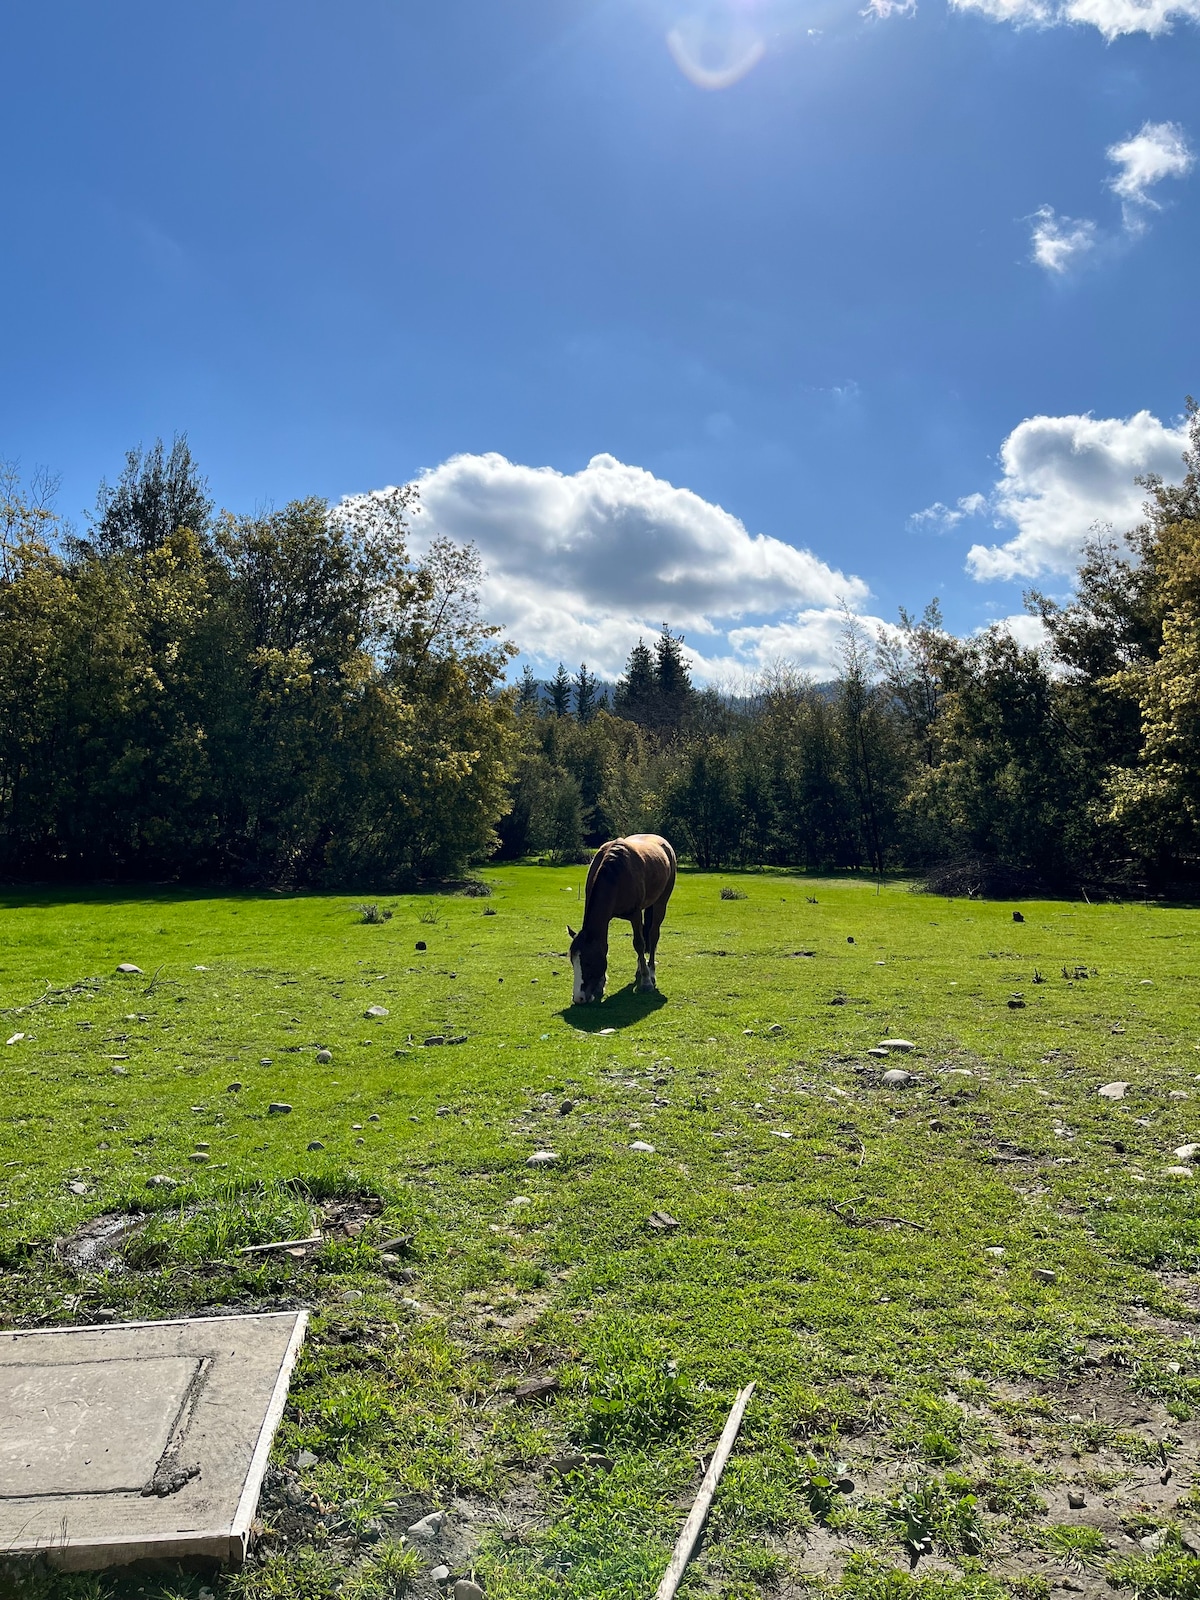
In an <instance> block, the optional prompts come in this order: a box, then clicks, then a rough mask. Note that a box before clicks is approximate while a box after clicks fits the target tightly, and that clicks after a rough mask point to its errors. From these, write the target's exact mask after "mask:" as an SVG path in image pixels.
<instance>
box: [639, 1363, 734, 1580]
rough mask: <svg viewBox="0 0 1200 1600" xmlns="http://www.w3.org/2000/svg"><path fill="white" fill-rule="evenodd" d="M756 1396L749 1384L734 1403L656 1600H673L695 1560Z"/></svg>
mask: <svg viewBox="0 0 1200 1600" xmlns="http://www.w3.org/2000/svg"><path fill="white" fill-rule="evenodd" d="M753 1393H754V1385H753V1384H752V1383H749V1384H747V1385H746V1387H745V1388H744V1389H743V1390H741V1391H740V1393H739V1394H738V1397H737V1399H736V1400H735V1401H734V1402H733V1410H732V1411H731V1412H730V1413H729V1420H728V1422H726V1424H725V1428H724V1431H723V1432H722V1434H721V1438H720V1440H719V1442H718V1444H717V1448H716V1451H715V1453H714V1455H713V1458H712V1460H711V1461H710V1462H709V1464H708V1471H707V1472H706V1473H705V1474H704V1482H703V1483H702V1484H701V1485H700V1492H699V1494H697V1496H696V1498H695V1501H694V1502H693V1504H692V1509H691V1511H690V1512H689V1513H688V1519H687V1521H686V1522H685V1523H684V1525H683V1532H682V1533H681V1534H680V1535H679V1538H678V1539H677V1540H676V1543H675V1549H674V1550H673V1551H672V1553H671V1559H670V1561H669V1562H668V1563H667V1570H666V1572H664V1573H663V1579H662V1582H661V1583H660V1584H659V1586H658V1589H657V1591H656V1593H655V1596H654V1600H673V1596H674V1594H675V1591H676V1589H678V1587H679V1582H680V1579H681V1578H682V1577H683V1574H684V1570H685V1568H686V1567H687V1564H688V1562H689V1561H690V1560H691V1559H692V1551H693V1549H694V1548H695V1545H696V1540H697V1539H698V1538H699V1537H700V1530H701V1528H702V1527H703V1526H704V1519H705V1517H706V1516H707V1515H708V1508H709V1506H711V1505H712V1501H713V1495H714V1494H716V1492H717V1484H718V1483H720V1481H721V1474H722V1472H724V1470H725V1463H726V1462H727V1461H728V1460H729V1457H730V1454H731V1453H732V1451H733V1447H734V1445H735V1443H736V1442H737V1436H738V1432H739V1430H740V1428H741V1426H742V1418H743V1417H744V1416H745V1415H746V1407H747V1406H748V1405H749V1404H750V1396H751V1395H752V1394H753Z"/></svg>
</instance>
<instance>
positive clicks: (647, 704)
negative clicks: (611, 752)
mask: <svg viewBox="0 0 1200 1600" xmlns="http://www.w3.org/2000/svg"><path fill="white" fill-rule="evenodd" d="M657 695H658V684H657V681H656V679H655V676H654V656H653V655H652V654H651V652H650V648H649V646H648V645H647V644H646V641H645V640H644V639H639V640H638V642H637V643H636V644H635V645H634V647H633V649H632V650H631V651H630V652H629V660H628V661H627V662H626V663H625V675H624V677H622V678H618V679H617V687H616V690H615V692H614V695H613V705H614V708H615V710H616V712H617V715H618V716H621V717H628V718H629V720H630V721H631V722H650V721H652V720H653V707H654V703H655V700H656V699H657Z"/></svg>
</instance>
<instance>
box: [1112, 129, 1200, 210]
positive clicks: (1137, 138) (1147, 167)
mask: <svg viewBox="0 0 1200 1600" xmlns="http://www.w3.org/2000/svg"><path fill="white" fill-rule="evenodd" d="M1107 155H1108V159H1109V160H1110V161H1111V162H1112V163H1113V165H1114V166H1116V167H1117V168H1118V169H1119V170H1118V172H1117V175H1116V177H1114V178H1110V179H1109V180H1108V186H1109V188H1110V189H1111V190H1112V192H1113V193H1114V194H1115V195H1116V196H1117V197H1118V199H1119V200H1120V201H1121V203H1122V207H1123V209H1124V213H1125V227H1126V230H1127V231H1128V232H1130V233H1140V232H1141V231H1142V229H1143V228H1144V227H1145V225H1146V224H1145V219H1144V217H1143V216H1142V215H1141V209H1144V208H1149V209H1150V210H1152V211H1157V210H1159V209H1160V207H1159V203H1158V201H1157V200H1155V199H1154V198H1153V196H1152V195H1151V194H1150V190H1151V189H1152V188H1153V186H1154V185H1155V184H1156V183H1161V182H1162V181H1163V179H1164V178H1186V177H1187V175H1188V173H1189V172H1190V171H1191V170H1192V168H1193V167H1194V166H1195V164H1196V157H1195V155H1194V154H1193V152H1192V150H1191V148H1190V146H1189V145H1188V141H1187V134H1186V133H1185V132H1184V131H1183V129H1182V128H1181V127H1180V126H1179V124H1178V123H1177V122H1145V123H1143V124H1142V127H1141V130H1140V132H1138V133H1135V134H1134V135H1133V137H1132V138H1131V139H1126V140H1125V141H1124V142H1123V143H1121V144H1114V145H1110V146H1109V148H1108V151H1107ZM1139 208H1141V209H1139Z"/></svg>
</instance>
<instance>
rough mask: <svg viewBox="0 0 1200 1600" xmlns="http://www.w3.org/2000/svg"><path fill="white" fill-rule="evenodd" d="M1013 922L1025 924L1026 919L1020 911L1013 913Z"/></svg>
mask: <svg viewBox="0 0 1200 1600" xmlns="http://www.w3.org/2000/svg"><path fill="white" fill-rule="evenodd" d="M1013 921H1014V922H1024V921H1025V918H1024V917H1023V916H1022V915H1021V913H1020V912H1019V911H1014V912H1013Z"/></svg>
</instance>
